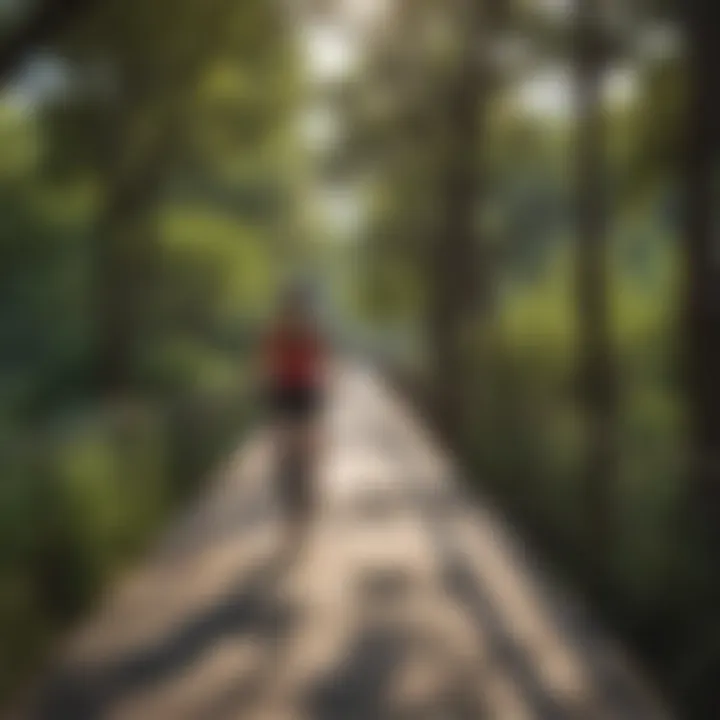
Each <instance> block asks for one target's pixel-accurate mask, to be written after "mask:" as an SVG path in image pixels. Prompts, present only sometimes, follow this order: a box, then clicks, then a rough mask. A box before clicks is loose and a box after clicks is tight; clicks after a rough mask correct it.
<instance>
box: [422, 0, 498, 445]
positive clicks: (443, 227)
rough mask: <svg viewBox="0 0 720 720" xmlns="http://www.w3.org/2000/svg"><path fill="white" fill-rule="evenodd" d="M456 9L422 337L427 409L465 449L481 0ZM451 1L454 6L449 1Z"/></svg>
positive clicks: (482, 68) (476, 243) (475, 273)
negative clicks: (429, 394) (427, 357)
mask: <svg viewBox="0 0 720 720" xmlns="http://www.w3.org/2000/svg"><path fill="white" fill-rule="evenodd" d="M456 6H457V7H458V8H459V13H458V20H459V22H458V26H459V40H458V47H459V58H458V65H457V70H456V73H455V75H454V78H453V80H452V81H451V84H450V87H449V89H448V90H449V92H448V99H447V102H446V103H445V104H444V109H443V110H442V112H443V114H444V119H443V120H444V121H443V122H442V123H441V126H442V127H441V133H442V142H443V151H444V153H443V163H442V166H443V172H442V174H441V177H440V182H441V187H440V197H439V224H438V227H437V231H436V232H435V233H434V236H433V238H432V243H431V252H430V255H429V261H430V264H429V267H428V284H429V287H430V294H429V295H430V297H429V300H430V307H429V312H428V319H429V332H428V335H429V342H430V345H431V355H432V376H433V385H434V403H433V404H434V406H435V414H436V417H437V420H438V424H439V426H440V430H441V431H442V432H443V433H444V434H445V437H446V440H447V441H448V442H449V443H450V444H451V445H452V446H454V448H455V449H456V450H459V451H461V452H462V451H464V450H466V440H467V437H466V433H467V430H468V427H467V414H468V411H469V410H470V407H469V404H470V402H471V398H470V396H469V392H468V391H469V389H470V387H471V386H472V384H473V382H472V380H473V379H472V374H473V373H472V366H471V364H470V358H469V355H468V347H467V341H468V338H469V336H470V334H471V333H472V332H473V330H474V329H475V328H474V324H475V321H476V319H477V317H478V314H477V313H478V305H479V303H478V300H479V297H478V291H479V289H480V288H481V287H482V286H483V285H484V283H483V278H482V271H483V268H482V262H481V261H482V257H481V255H480V253H479V248H480V240H479V238H478V236H477V232H476V229H477V228H476V218H477V208H478V204H479V201H480V199H481V194H482V187H481V185H482V173H481V163H482V160H481V149H482V135H483V121H484V118H485V105H486V99H487V94H488V93H487V90H488V88H487V78H488V73H487V66H486V63H485V60H484V58H483V51H484V50H485V47H486V39H487V37H488V33H487V19H488V13H487V0H465V1H462V0H461V1H460V2H458V3H457V4H456ZM454 7H455V6H454Z"/></svg>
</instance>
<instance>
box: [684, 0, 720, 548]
mask: <svg viewBox="0 0 720 720" xmlns="http://www.w3.org/2000/svg"><path fill="white" fill-rule="evenodd" d="M713 6H714V3H712V2H710V1H709V0H690V2H688V3H687V4H686V5H685V10H684V13H685V21H686V40H687V49H688V50H687V52H688V63H689V78H690V80H689V82H690V90H689V95H690V97H689V107H688V113H687V145H686V158H685V207H686V214H685V235H686V267H685V313H684V318H683V319H684V331H683V337H684V338H685V349H686V360H687V368H686V369H687V375H686V378H687V388H688V397H689V406H690V419H691V434H692V437H691V472H692V477H691V483H692V488H693V491H694V495H695V499H696V503H697V507H699V508H700V511H701V513H700V514H701V516H702V517H704V518H705V520H706V521H707V522H706V525H707V527H709V528H710V529H711V531H712V535H713V543H714V548H715V553H714V557H715V560H716V561H717V560H718V559H719V558H720V552H719V551H720V537H718V535H719V533H718V531H719V530H720V375H718V368H719V367H720V263H719V262H718V230H717V219H718V216H717V200H718V167H720V165H719V163H720V94H719V91H720V74H719V73H718V68H719V67H720V26H718V23H717V21H716V20H715V19H714V14H713V12H714V7H713Z"/></svg>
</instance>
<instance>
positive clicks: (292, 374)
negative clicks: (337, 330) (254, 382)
mask: <svg viewBox="0 0 720 720" xmlns="http://www.w3.org/2000/svg"><path fill="white" fill-rule="evenodd" d="M323 357H324V350H323V346H322V342H321V340H320V338H319V336H318V334H317V333H315V332H313V331H312V330H303V331H299V332H297V333H296V332H293V331H290V330H286V329H284V328H278V329H276V330H274V331H273V332H271V334H270V336H269V337H268V338H267V340H266V344H265V362H266V366H267V370H268V373H269V375H270V377H271V378H272V380H273V382H274V383H275V384H276V385H278V386H279V387H283V388H285V387H291V388H295V387H307V386H314V385H317V384H318V383H319V382H320V374H321V370H322V360H323Z"/></svg>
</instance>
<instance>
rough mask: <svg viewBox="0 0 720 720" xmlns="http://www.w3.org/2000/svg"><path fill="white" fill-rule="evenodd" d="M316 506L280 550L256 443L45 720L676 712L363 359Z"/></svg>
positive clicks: (338, 408)
mask: <svg viewBox="0 0 720 720" xmlns="http://www.w3.org/2000/svg"><path fill="white" fill-rule="evenodd" d="M327 429H328V436H327V437H328V447H327V452H326V456H325V461H324V464H323V469H322V473H321V478H320V479H319V480H320V493H321V497H322V512H321V515H320V517H319V518H318V521H317V523H316V524H315V526H314V527H313V528H312V531H311V534H310V537H309V538H308V543H307V545H306V546H305V547H304V548H299V549H298V554H297V557H296V558H295V559H294V560H293V561H292V562H290V561H289V558H288V557H286V556H285V555H283V554H282V553H279V552H278V550H277V548H278V547H279V539H280V537H281V525H280V523H279V519H278V514H277V511H276V504H275V502H274V501H273V495H272V486H271V483H270V481H269V477H270V476H271V470H270V468H271V466H272V465H271V453H270V448H269V443H268V441H267V439H266V438H265V437H263V436H262V435H259V436H257V437H256V438H254V439H252V440H250V441H248V443H247V444H246V445H245V446H244V447H243V448H242V449H241V450H240V451H238V453H237V455H236V456H235V457H233V458H231V459H230V461H229V462H228V464H227V466H226V467H225V468H224V469H223V470H222V472H220V473H219V475H218V477H217V479H216V480H215V481H214V482H213V483H212V484H211V486H210V488H209V491H208V494H207V496H206V497H205V499H204V500H203V501H202V502H201V503H200V504H199V505H198V506H197V507H196V508H195V509H194V510H193V511H192V513H190V514H189V515H188V516H187V517H185V518H184V519H182V520H181V521H180V522H179V523H178V524H177V525H176V527H174V528H173V529H172V532H171V533H170V534H169V536H168V537H167V538H166V539H165V541H164V542H163V543H162V544H161V545H160V547H159V548H158V549H157V550H156V552H155V553H154V554H153V555H152V557H150V558H149V559H148V560H147V562H146V564H145V565H144V566H143V567H141V568H138V569H137V570H135V571H134V572H133V573H132V574H131V576H129V577H128V578H127V579H126V581H125V582H123V583H121V584H120V586H119V587H118V588H116V589H115V590H114V591H113V593H112V594H111V596H110V597H109V598H108V600H107V602H106V603H105V604H104V605H103V607H102V610H101V611H100V612H99V613H98V615H97V616H96V617H95V618H94V619H93V620H92V621H91V622H89V623H88V624H87V626H86V627H85V628H83V629H82V631H81V632H80V633H79V634H77V636H76V637H75V638H73V642H72V643H71V644H70V646H69V647H68V648H67V650H66V652H65V653H64V654H63V656H62V658H61V660H60V661H59V663H58V669H57V670H56V671H55V672H53V673H52V676H51V678H50V679H49V680H48V682H47V683H46V684H45V685H44V686H43V689H42V692H41V693H40V694H39V700H38V702H37V703H36V705H35V707H34V708H33V709H32V711H30V712H28V713H25V714H24V715H22V716H21V717H26V718H32V719H33V720H34V719H37V720H101V719H102V720H105V718H107V719H108V720H225V719H228V720H229V719H230V718H233V719H242V720H245V719H247V720H256V719H257V720H260V719H267V720H286V719H287V720H291V719H293V720H294V719H295V718H297V719H298V720H301V719H307V720H384V719H385V718H387V719H389V720H390V719H392V720H475V719H481V718H482V719H485V718H488V719H495V718H497V719H498V720H534V719H543V720H544V719H547V720H550V719H552V720H570V719H573V720H575V719H577V720H662V719H663V718H666V717H668V716H667V715H666V714H665V713H664V711H663V710H662V709H661V708H659V707H658V706H657V705H656V704H655V701H654V699H653V698H652V697H651V695H650V693H648V692H647V691H646V689H645V688H644V687H643V686H642V685H641V682H640V681H639V680H638V678H637V675H636V674H635V672H634V671H633V670H632V669H630V668H629V667H627V666H626V665H625V663H624V661H623V659H622V658H621V656H620V655H619V654H618V653H617V652H616V651H615V650H614V649H613V648H612V647H611V646H610V645H609V643H608V642H607V641H606V640H605V639H604V638H603V636H602V635H600V634H598V633H596V632H595V631H594V630H593V628H592V626H591V623H590V622H589V621H588V620H587V619H586V618H585V617H584V616H583V615H582V613H581V612H579V611H578V610H577V608H575V607H574V606H573V605H572V604H571V603H570V602H568V601H567V600H566V599H564V598H562V597H560V596H559V595H558V594H557V592H556V591H554V590H552V588H551V585H550V583H548V582H547V581H545V580H544V579H543V577H542V575H541V574H540V573H539V572H537V570H535V569H534V567H533V564H532V562H531V560H530V559H529V558H528V557H527V555H526V552H525V549H524V548H523V546H522V545H521V544H520V543H519V542H518V541H517V540H516V539H514V538H513V536H512V533H511V532H510V531H509V530H508V529H507V528H505V527H504V526H502V525H501V523H500V521H499V520H498V519H497V517H496V515H495V514H494V513H493V512H492V511H490V510H489V509H487V507H485V506H479V505H478V503H477V502H471V501H468V500H467V499H466V498H464V497H463V495H462V493H461V492H460V490H459V484H458V483H457V482H456V481H455V480H454V479H453V472H452V468H451V467H450V465H449V463H448V461H447V459H446V458H445V457H443V456H442V454H441V453H440V452H439V451H438V449H437V447H436V445H435V444H434V443H433V441H432V439H431V438H430V437H429V436H428V435H427V433H426V432H425V431H424V430H423V428H422V427H421V425H420V423H419V422H418V420H417V418H416V417H415V416H414V415H413V413H412V412H411V411H410V410H409V409H408V407H406V406H404V404H403V403H402V402H401V401H400V400H399V399H398V398H397V397H396V396H394V395H393V394H392V393H391V392H390V391H389V390H388V389H387V388H385V387H384V386H383V385H382V383H381V382H380V381H379V380H378V379H377V378H376V377H374V376H373V375H372V373H370V372H368V371H365V370H363V369H347V370H344V371H342V372H341V373H340V374H339V375H338V378H337V380H336V382H335V389H334V393H333V399H332V403H331V406H330V408H329V410H328V413H327Z"/></svg>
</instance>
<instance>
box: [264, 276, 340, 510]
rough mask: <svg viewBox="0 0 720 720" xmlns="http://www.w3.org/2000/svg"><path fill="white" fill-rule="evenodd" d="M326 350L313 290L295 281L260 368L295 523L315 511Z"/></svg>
mask: <svg viewBox="0 0 720 720" xmlns="http://www.w3.org/2000/svg"><path fill="white" fill-rule="evenodd" d="M327 355H328V353H327V349H326V343H325V339H324V337H323V334H322V331H321V328H320V324H319V322H318V320H317V317H316V313H315V308H314V303H313V295H312V292H311V289H310V288H309V287H307V286H304V285H301V284H298V285H293V286H291V287H290V288H288V289H287V290H286V291H285V293H284V294H283V296H282V298H281V302H280V307H279V312H278V313H277V317H276V318H275V319H274V320H273V322H272V323H271V326H270V328H269V331H268V333H267V334H266V336H265V338H264V342H263V346H262V373H263V376H264V380H265V386H266V389H267V391H268V396H269V398H268V399H269V404H270V411H271V413H272V415H273V420H274V425H275V428H274V430H275V432H276V433H277V435H276V437H277V448H278V460H279V461H280V481H281V487H280V490H281V494H282V500H283V503H284V505H285V508H284V509H285V511H286V512H287V513H288V514H289V516H290V517H289V519H290V520H291V522H293V523H295V522H296V521H298V522H301V521H304V520H306V519H307V516H308V514H309V513H310V512H311V511H312V487H311V485H312V478H313V475H314V471H315V464H316V463H315V461H316V458H317V454H318V450H319V447H318V443H319V431H318V423H317V419H318V415H319V411H320V409H321V407H322V401H323V398H324V394H325V384H326V378H327V365H328V357H327Z"/></svg>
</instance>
